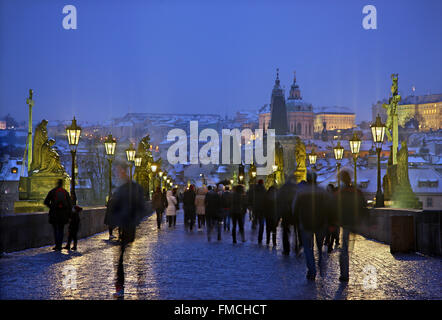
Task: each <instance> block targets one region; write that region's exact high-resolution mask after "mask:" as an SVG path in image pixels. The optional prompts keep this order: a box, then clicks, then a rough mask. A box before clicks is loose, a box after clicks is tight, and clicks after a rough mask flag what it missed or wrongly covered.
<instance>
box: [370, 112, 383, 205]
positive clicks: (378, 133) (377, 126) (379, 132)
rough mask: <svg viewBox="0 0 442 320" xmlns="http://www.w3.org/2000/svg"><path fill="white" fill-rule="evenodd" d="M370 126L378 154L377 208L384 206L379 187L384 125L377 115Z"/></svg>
mask: <svg viewBox="0 0 442 320" xmlns="http://www.w3.org/2000/svg"><path fill="white" fill-rule="evenodd" d="M370 128H371V134H372V136H373V142H374V143H375V145H376V153H377V155H378V189H377V191H376V207H377V208H379V207H383V206H384V195H383V193H382V189H381V151H382V144H383V142H384V134H385V125H384V124H383V123H382V121H381V117H380V116H379V115H378V116H377V117H376V122H375V123H373V124H372V125H371V126H370Z"/></svg>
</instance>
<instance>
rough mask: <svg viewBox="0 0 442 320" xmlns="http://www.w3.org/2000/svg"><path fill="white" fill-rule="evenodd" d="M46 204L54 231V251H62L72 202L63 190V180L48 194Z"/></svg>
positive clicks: (58, 181)
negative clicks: (65, 227)
mask: <svg viewBox="0 0 442 320" xmlns="http://www.w3.org/2000/svg"><path fill="white" fill-rule="evenodd" d="M44 204H45V205H46V206H48V207H49V223H50V224H52V228H53V229H54V242H55V247H54V248H52V250H55V251H61V246H62V244H63V236H64V225H65V224H67V223H68V222H69V217H70V215H71V211H72V202H71V197H70V196H69V193H68V192H67V191H66V190H65V189H64V188H63V180H62V179H58V180H57V185H56V187H55V188H54V189H52V190H51V191H49V193H48V194H47V196H46V198H45V200H44Z"/></svg>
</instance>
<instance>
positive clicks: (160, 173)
mask: <svg viewBox="0 0 442 320" xmlns="http://www.w3.org/2000/svg"><path fill="white" fill-rule="evenodd" d="M155 170H156V168H155ZM163 173H164V172H163V171H161V170H160V172H158V175H159V176H160V188H161V189H162V188H163V179H162V178H163Z"/></svg>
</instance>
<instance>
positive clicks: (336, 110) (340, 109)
mask: <svg viewBox="0 0 442 320" xmlns="http://www.w3.org/2000/svg"><path fill="white" fill-rule="evenodd" d="M314 111H315V113H341V114H355V113H354V111H353V110H351V109H350V108H348V107H338V106H334V107H315V108H314Z"/></svg>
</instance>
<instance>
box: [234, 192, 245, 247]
mask: <svg viewBox="0 0 442 320" xmlns="http://www.w3.org/2000/svg"><path fill="white" fill-rule="evenodd" d="M247 205H248V200H247V196H246V194H245V192H244V187H243V186H242V185H237V186H235V187H234V188H233V192H232V205H231V208H230V215H231V217H232V240H233V243H236V226H237V225H238V229H239V233H240V235H241V240H242V242H245V241H246V239H245V235H244V216H245V214H246V211H247Z"/></svg>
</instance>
